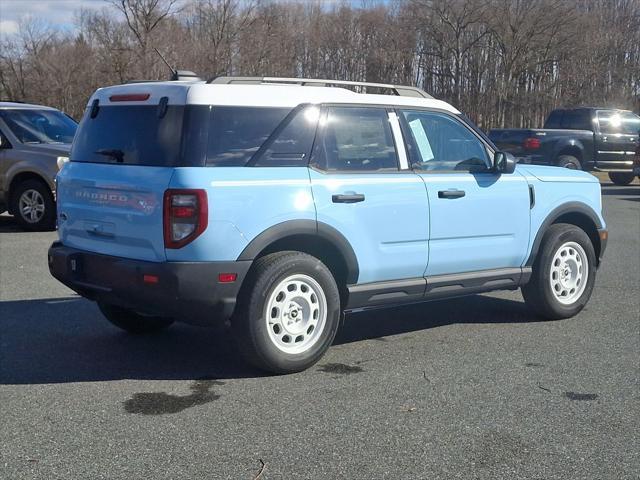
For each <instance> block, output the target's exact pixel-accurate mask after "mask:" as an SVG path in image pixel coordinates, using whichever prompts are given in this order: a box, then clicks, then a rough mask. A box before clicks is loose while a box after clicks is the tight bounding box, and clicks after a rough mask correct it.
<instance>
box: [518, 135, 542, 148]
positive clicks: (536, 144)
mask: <svg viewBox="0 0 640 480" xmlns="http://www.w3.org/2000/svg"><path fill="white" fill-rule="evenodd" d="M522 147H523V148H524V149H525V150H537V149H538V148H540V139H539V138H535V137H529V138H525V139H524V142H522Z"/></svg>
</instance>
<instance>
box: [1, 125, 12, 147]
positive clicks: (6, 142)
mask: <svg viewBox="0 0 640 480" xmlns="http://www.w3.org/2000/svg"><path fill="white" fill-rule="evenodd" d="M2 148H11V144H10V143H9V140H8V139H7V137H6V135H5V134H4V133H2V130H0V149H2Z"/></svg>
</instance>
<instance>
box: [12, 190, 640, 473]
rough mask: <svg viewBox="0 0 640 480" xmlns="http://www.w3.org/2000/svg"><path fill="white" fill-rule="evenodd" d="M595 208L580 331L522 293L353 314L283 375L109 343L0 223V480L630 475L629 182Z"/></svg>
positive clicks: (637, 418)
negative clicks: (605, 229)
mask: <svg viewBox="0 0 640 480" xmlns="http://www.w3.org/2000/svg"><path fill="white" fill-rule="evenodd" d="M603 194H604V195H603V201H604V213H605V218H606V220H607V222H608V226H609V231H610V240H609V246H608V250H607V252H606V255H605V262H604V264H603V266H602V268H601V269H600V270H599V272H598V280H597V283H596V288H595V290H594V294H593V297H592V299H591V301H590V303H589V304H588V306H587V308H586V309H585V310H584V311H583V312H582V313H581V314H580V315H578V316H577V317H575V318H572V319H569V320H562V321H555V322H546V321H544V322H543V321H539V320H537V319H536V318H535V317H534V316H533V315H532V314H531V313H530V312H529V311H528V310H527V308H526V307H525V305H524V303H523V301H522V296H521V295H520V293H519V292H505V293H497V294H491V295H481V296H474V297H466V298H463V299H457V300H448V301H439V302H432V303H428V304H424V305H422V306H411V307H404V308H400V309H396V310H386V311H377V312H370V313H361V314H357V315H352V316H351V317H349V318H348V319H347V321H346V323H345V325H344V328H343V330H342V331H341V333H340V334H339V338H338V339H337V341H336V344H335V345H334V346H333V347H332V349H331V350H330V351H329V353H328V354H327V355H326V357H325V358H324V359H322V360H321V361H320V363H319V364H318V365H317V366H315V367H314V368H312V369H310V370H308V371H306V372H304V373H300V374H296V375H289V376H265V375H263V374H261V373H259V372H257V371H255V370H253V369H251V368H249V367H247V366H245V365H244V364H243V363H242V362H241V361H240V360H239V358H238V357H237V356H236V354H235V352H234V350H233V347H232V345H231V343H230V339H229V337H228V335H227V334H226V333H225V332H224V331H222V330H206V329H199V328H195V327H188V326H183V325H178V326H173V327H172V328H170V329H169V330H168V331H166V332H163V333H161V334H158V335H153V336H150V337H131V336H128V335H127V334H125V333H122V332H121V331H119V330H118V329H116V328H115V327H112V326H111V325H110V324H108V323H107V322H106V320H104V319H103V318H102V317H101V315H100V313H99V312H98V310H97V308H96V307H95V306H94V305H93V304H92V303H90V302H88V301H86V300H83V299H80V298H79V297H77V296H75V295H74V294H73V293H72V292H71V291H70V290H68V289H66V288H65V287H64V286H62V285H61V284H59V283H57V282H56V281H55V280H54V279H53V278H51V277H50V276H49V273H48V270H47V262H46V250H47V247H48V246H49V244H50V243H51V242H52V241H53V240H54V238H55V237H56V235H55V233H53V232H51V233H37V234H32V233H25V232H22V231H20V230H19V229H18V227H17V226H15V224H14V223H13V220H12V219H11V218H10V217H7V216H6V215H4V216H0V301H1V302H0V478H3V479H14V478H15V479H28V478H43V479H49V478H65V479H72V478H73V479H75V478H77V479H94V478H95V479H97V478H105V479H116V478H127V479H131V478H154V479H160V478H167V479H168V478H171V479H178V478H191V479H196V478H198V479H205V478H206V479H215V478H234V479H236V478H237V479H254V478H256V476H259V478H262V479H275V478H285V479H293V478H309V479H317V478H354V479H377V478H390V479H400V478H403V479H404V478H406V479H417V478H422V479H449V478H451V479H453V478H460V479H520V478H531V479H578V478H580V479H581V478H585V479H586V478H589V479H637V478H639V477H640V460H639V456H638V452H639V451H640V444H639V440H638V438H639V437H638V431H639V430H638V428H639V423H640V398H639V393H640V391H639V389H638V378H639V373H640V185H638V184H637V181H636V183H635V184H634V185H632V186H628V187H616V186H613V185H610V184H607V185H604V187H603ZM261 461H262V462H264V463H265V466H264V468H263V469H262V470H261V465H262V464H261Z"/></svg>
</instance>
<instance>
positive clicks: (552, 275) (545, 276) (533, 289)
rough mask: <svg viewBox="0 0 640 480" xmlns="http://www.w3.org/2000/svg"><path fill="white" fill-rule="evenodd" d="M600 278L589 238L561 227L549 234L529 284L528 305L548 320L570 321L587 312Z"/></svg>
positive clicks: (526, 288) (525, 290)
mask: <svg viewBox="0 0 640 480" xmlns="http://www.w3.org/2000/svg"><path fill="white" fill-rule="evenodd" d="M595 278H596V256H595V251H594V248H593V245H592V243H591V240H590V239H589V236H588V235H587V234H586V233H585V232H584V231H583V230H582V229H580V228H578V227H576V226H575V225H568V224H565V223H559V224H556V225H552V226H551V227H550V228H549V230H548V231H547V232H546V233H545V235H544V238H543V239H542V244H541V246H540V251H539V253H538V257H537V258H536V260H535V262H534V264H533V272H532V275H531V279H530V281H529V283H528V284H526V285H525V286H523V287H522V295H523V297H524V299H525V302H526V303H527V305H529V306H530V307H531V308H532V309H533V310H535V311H536V312H537V313H538V314H540V315H541V316H543V317H545V318H548V319H560V318H568V317H572V316H574V315H576V314H577V313H578V312H580V310H582V309H583V308H584V306H585V305H586V303H587V302H588V301H589V298H590V297H591V292H592V290H593V285H594V283H595Z"/></svg>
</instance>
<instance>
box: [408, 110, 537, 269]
mask: <svg viewBox="0 0 640 480" xmlns="http://www.w3.org/2000/svg"><path fill="white" fill-rule="evenodd" d="M400 117H401V119H402V123H403V128H404V131H405V136H406V137H407V139H408V140H409V158H410V161H411V165H412V168H413V170H414V171H415V172H416V173H417V174H418V175H419V176H420V177H421V178H422V179H423V180H424V182H425V185H426V187H427V194H428V198H429V212H430V213H429V218H430V226H431V229H430V237H429V261H428V265H427V268H426V269H425V276H427V277H430V276H436V275H446V274H455V273H466V272H479V271H491V270H496V269H509V268H519V267H520V266H521V265H522V263H523V261H524V257H525V254H526V251H527V247H528V243H529V215H530V214H529V210H530V200H529V188H528V184H527V182H526V180H525V178H524V177H523V176H522V175H520V174H519V173H517V172H514V173H513V174H499V173H495V172H493V170H492V168H491V161H490V150H489V147H488V145H487V144H485V143H484V142H483V141H482V140H481V139H480V137H479V136H478V135H477V134H476V133H475V132H473V131H472V129H471V128H470V127H469V126H467V124H466V123H464V122H463V121H462V120H461V119H459V118H457V117H456V116H454V115H451V114H449V113H445V112H439V111H428V110H402V111H401V112H400Z"/></svg>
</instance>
